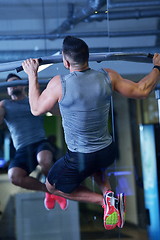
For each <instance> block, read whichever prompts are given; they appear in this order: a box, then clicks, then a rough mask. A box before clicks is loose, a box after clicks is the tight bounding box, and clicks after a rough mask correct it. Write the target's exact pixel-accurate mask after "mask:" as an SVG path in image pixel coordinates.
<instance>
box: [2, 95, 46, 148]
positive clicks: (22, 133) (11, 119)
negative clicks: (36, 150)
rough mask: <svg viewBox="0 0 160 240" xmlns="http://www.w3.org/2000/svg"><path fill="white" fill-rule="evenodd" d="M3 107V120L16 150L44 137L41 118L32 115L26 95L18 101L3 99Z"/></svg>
mask: <svg viewBox="0 0 160 240" xmlns="http://www.w3.org/2000/svg"><path fill="white" fill-rule="evenodd" d="M4 109H5V117H4V120H5V122H6V124H7V127H8V129H9V131H10V134H11V138H12V140H13V145H14V147H15V148H16V150H17V149H19V148H20V147H24V146H26V145H28V144H32V143H35V142H38V141H41V140H42V139H44V138H45V131H44V128H43V118H42V116H40V117H35V116H33V115H32V113H31V111H30V106H29V101H28V98H27V97H26V98H25V99H23V100H18V101H13V100H8V99H6V100H4Z"/></svg>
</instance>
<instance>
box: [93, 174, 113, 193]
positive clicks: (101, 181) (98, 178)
mask: <svg viewBox="0 0 160 240" xmlns="http://www.w3.org/2000/svg"><path fill="white" fill-rule="evenodd" d="M93 177H94V180H95V182H96V183H97V185H98V187H99V188H100V190H101V192H102V193H103V195H104V194H105V193H106V192H107V191H108V190H111V185H110V182H109V179H108V176H107V174H106V172H105V170H99V171H98V172H96V173H94V174H93Z"/></svg>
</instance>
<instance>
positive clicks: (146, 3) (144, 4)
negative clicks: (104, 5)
mask: <svg viewBox="0 0 160 240" xmlns="http://www.w3.org/2000/svg"><path fill="white" fill-rule="evenodd" d="M153 6H160V2H159V0H157V1H137V2H134V1H133V2H131V1H130V2H118V3H115V2H114V3H113V2H112V1H111V0H108V8H109V9H111V8H131V7H153Z"/></svg>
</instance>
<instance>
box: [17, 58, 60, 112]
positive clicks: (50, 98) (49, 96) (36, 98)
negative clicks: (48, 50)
mask: <svg viewBox="0 0 160 240" xmlns="http://www.w3.org/2000/svg"><path fill="white" fill-rule="evenodd" d="M22 66H23V69H24V71H25V72H26V73H27V74H28V80H29V102H30V106H31V112H32V114H33V115H35V116H38V115H41V114H43V113H46V112H52V111H53V109H54V106H55V105H56V104H57V103H58V101H59V100H60V98H61V92H62V90H61V82H60V76H55V77H53V78H52V79H51V80H50V82H49V83H48V85H47V87H46V89H45V90H44V91H43V92H42V93H41V92H40V86H39V83H38V76H37V70H38V67H39V64H38V60H37V59H27V60H26V61H24V62H23V63H22Z"/></svg>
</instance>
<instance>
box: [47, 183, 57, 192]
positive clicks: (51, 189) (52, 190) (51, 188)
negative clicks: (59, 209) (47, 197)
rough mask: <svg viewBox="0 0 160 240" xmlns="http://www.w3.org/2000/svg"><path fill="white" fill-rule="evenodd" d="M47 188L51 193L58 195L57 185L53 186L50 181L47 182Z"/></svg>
mask: <svg viewBox="0 0 160 240" xmlns="http://www.w3.org/2000/svg"><path fill="white" fill-rule="evenodd" d="M46 188H47V190H48V191H49V192H50V193H54V194H55V193H56V191H57V190H56V189H55V185H54V184H53V185H51V184H50V183H49V182H48V180H46Z"/></svg>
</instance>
